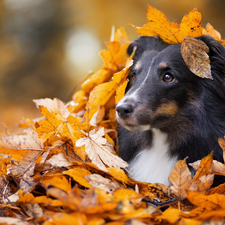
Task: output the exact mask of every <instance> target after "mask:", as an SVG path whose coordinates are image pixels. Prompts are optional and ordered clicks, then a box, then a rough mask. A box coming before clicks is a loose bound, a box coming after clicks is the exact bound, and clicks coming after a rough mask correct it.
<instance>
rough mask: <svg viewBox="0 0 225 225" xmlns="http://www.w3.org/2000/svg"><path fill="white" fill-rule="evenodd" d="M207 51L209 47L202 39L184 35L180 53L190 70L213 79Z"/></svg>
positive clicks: (202, 76)
mask: <svg viewBox="0 0 225 225" xmlns="http://www.w3.org/2000/svg"><path fill="white" fill-rule="evenodd" d="M207 52H209V48H208V46H207V45H206V44H205V43H204V42H203V41H202V40H199V39H196V38H193V37H190V36H186V37H185V38H184V40H183V42H182V43H181V55H182V57H183V59H184V62H185V63H186V65H187V66H188V68H189V69H190V70H191V72H192V73H194V74H195V75H197V76H199V77H201V78H209V79H212V80H213V77H212V74H211V67H210V60H209V56H208V54H207Z"/></svg>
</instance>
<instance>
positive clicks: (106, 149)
mask: <svg viewBox="0 0 225 225" xmlns="http://www.w3.org/2000/svg"><path fill="white" fill-rule="evenodd" d="M92 131H93V132H92V133H91V132H90V134H89V136H87V137H85V138H80V139H79V140H78V141H77V142H76V146H77V147H81V146H82V145H85V151H86V153H87V155H88V157H89V158H90V159H91V160H92V162H93V163H94V164H95V165H96V166H98V167H99V168H100V169H101V170H103V171H108V170H107V169H106V167H105V165H104V163H105V164H106V165H108V166H110V167H117V168H125V167H128V164H127V163H126V162H125V161H123V160H122V159H121V158H119V157H118V156H116V155H114V154H113V153H112V152H114V150H113V145H112V144H110V143H109V142H108V141H107V139H106V138H103V136H104V135H105V134H104V128H101V129H100V130H99V131H97V132H96V133H94V130H92Z"/></svg>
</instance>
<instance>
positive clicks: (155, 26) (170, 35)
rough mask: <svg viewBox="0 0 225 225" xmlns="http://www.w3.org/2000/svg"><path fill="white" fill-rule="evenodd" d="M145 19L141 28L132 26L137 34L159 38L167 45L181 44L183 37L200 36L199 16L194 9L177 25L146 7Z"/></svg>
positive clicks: (160, 13)
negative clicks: (145, 21)
mask: <svg viewBox="0 0 225 225" xmlns="http://www.w3.org/2000/svg"><path fill="white" fill-rule="evenodd" d="M147 19H148V23H147V24H145V25H144V26H143V27H141V28H140V27H136V26H134V28H135V29H136V30H137V32H138V33H139V34H140V35H142V36H159V37H160V38H161V39H162V40H163V41H165V42H167V43H169V44H175V43H181V42H182V41H183V39H184V37H185V36H192V37H198V36H201V35H202V27H201V14H200V13H199V12H198V11H197V9H196V8H195V9H193V10H192V11H191V12H189V14H188V15H185V16H184V17H183V19H182V21H181V24H180V25H179V24H177V22H173V23H170V22H169V21H168V20H167V18H166V16H165V15H164V14H163V13H162V12H160V11H159V10H157V9H155V8H153V7H151V6H150V5H148V11H147Z"/></svg>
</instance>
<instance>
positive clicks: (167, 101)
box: [116, 36, 225, 185]
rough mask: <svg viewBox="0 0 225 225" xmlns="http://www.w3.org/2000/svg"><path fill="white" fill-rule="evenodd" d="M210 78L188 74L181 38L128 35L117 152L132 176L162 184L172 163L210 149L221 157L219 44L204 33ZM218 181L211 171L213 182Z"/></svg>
mask: <svg viewBox="0 0 225 225" xmlns="http://www.w3.org/2000/svg"><path fill="white" fill-rule="evenodd" d="M198 39H201V40H202V41H203V42H205V44H206V45H207V46H208V47H209V52H208V55H209V58H210V65H211V72H212V76H213V80H211V79H205V78H200V77H198V76H196V75H195V74H193V73H192V72H191V71H190V70H189V69H188V67H187V65H186V64H185V62H184V60H183V58H182V56H181V44H173V45H168V44H166V43H164V42H163V41H162V40H161V39H160V38H155V37H144V36H143V37H140V38H138V39H136V40H135V41H133V42H132V43H131V44H130V46H129V48H128V50H127V52H128V54H129V55H130V54H131V53H132V52H133V49H134V47H135V48H136V50H135V55H134V58H133V60H134V64H133V65H132V68H131V70H130V73H129V83H128V87H127V90H126V94H125V96H124V97H123V98H122V100H121V101H120V102H119V103H118V105H117V107H116V110H117V121H118V123H119V124H120V126H119V128H118V129H119V153H120V156H121V157H122V158H123V159H124V160H125V161H127V162H128V163H129V164H130V166H129V168H128V170H129V171H130V173H131V174H132V177H133V178H134V179H136V180H139V181H143V182H151V183H156V182H159V183H163V184H168V176H169V174H170V172H171V170H172V168H173V167H174V165H175V163H176V162H177V161H178V160H180V159H184V158H186V157H188V158H187V163H189V162H194V161H196V160H199V159H202V158H203V157H204V156H206V155H207V154H209V153H210V152H211V151H214V159H216V160H218V161H221V162H223V158H222V149H221V148H220V146H219V144H218V138H219V137H223V136H224V135H225V49H224V47H223V46H222V45H221V44H220V43H219V42H218V41H216V40H215V39H213V38H211V37H209V36H201V37H198ZM222 182H224V180H223V177H222V178H221V177H216V178H215V181H214V184H215V185H217V184H219V183H222Z"/></svg>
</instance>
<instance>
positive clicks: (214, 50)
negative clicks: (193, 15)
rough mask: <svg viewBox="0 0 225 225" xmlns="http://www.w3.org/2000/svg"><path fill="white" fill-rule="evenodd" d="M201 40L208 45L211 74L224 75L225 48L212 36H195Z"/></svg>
mask: <svg viewBox="0 0 225 225" xmlns="http://www.w3.org/2000/svg"><path fill="white" fill-rule="evenodd" d="M197 39H200V40H202V41H203V42H205V44H206V45H207V46H208V47H209V52H208V55H209V59H210V65H211V71H212V75H213V76H215V75H216V74H218V75H219V76H221V77H225V48H224V47H223V46H222V45H221V44H220V43H219V42H218V41H217V40H215V39H214V38H213V37H210V36H207V35H203V36H200V37H197Z"/></svg>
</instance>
